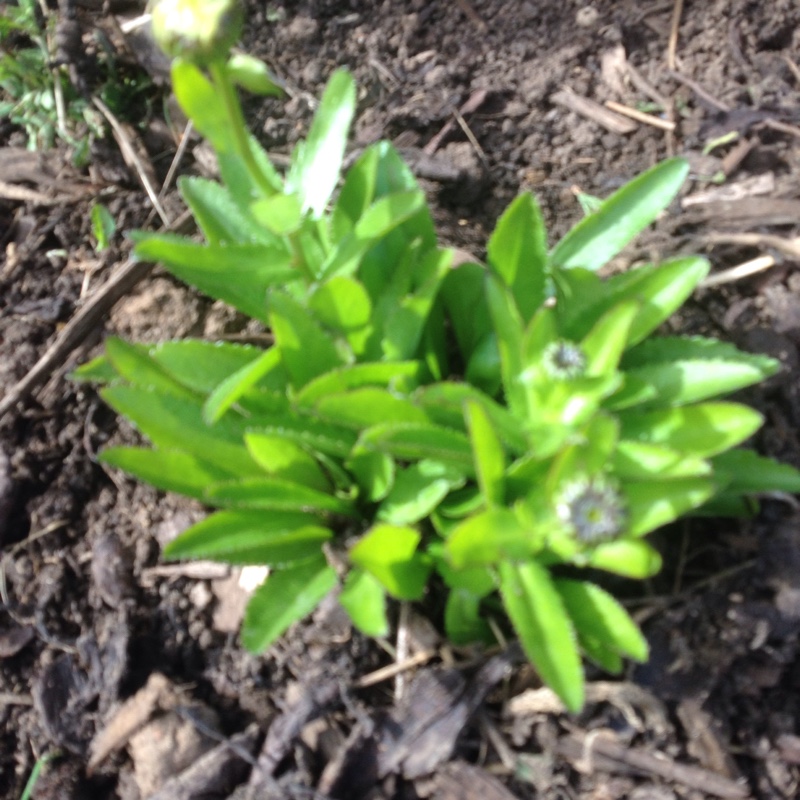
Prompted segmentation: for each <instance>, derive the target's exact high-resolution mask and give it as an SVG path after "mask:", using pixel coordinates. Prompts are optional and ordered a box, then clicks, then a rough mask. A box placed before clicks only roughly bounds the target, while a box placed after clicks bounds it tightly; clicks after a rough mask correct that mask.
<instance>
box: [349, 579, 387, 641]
mask: <svg viewBox="0 0 800 800" xmlns="http://www.w3.org/2000/svg"><path fill="white" fill-rule="evenodd" d="M339 603H341V605H342V608H344V610H345V611H346V612H347V614H348V616H349V617H350V619H351V620H352V621H353V625H355V626H356V628H358V629H359V630H360V631H361V633H363V634H365V635H366V636H387V635H388V633H389V620H388V618H387V616H386V593H385V592H384V590H383V586H381V583H380V581H379V580H378V579H377V578H375V577H374V576H373V575H370V574H369V573H368V572H364V570H361V569H351V570H350V573H349V575H348V576H347V580H346V581H345V582H344V587H343V588H342V591H341V593H340V594H339Z"/></svg>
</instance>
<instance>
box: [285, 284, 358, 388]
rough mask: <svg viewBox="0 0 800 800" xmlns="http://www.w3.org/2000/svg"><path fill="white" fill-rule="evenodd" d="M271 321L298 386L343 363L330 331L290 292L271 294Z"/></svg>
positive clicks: (293, 381) (287, 368)
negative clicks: (324, 328)
mask: <svg viewBox="0 0 800 800" xmlns="http://www.w3.org/2000/svg"><path fill="white" fill-rule="evenodd" d="M269 321H270V326H271V327H272V332H273V334H274V336H275V343H276V346H277V347H279V348H280V353H281V361H282V362H283V365H284V367H286V371H287V372H288V373H289V375H290V376H291V378H292V384H293V385H294V386H295V387H296V388H298V389H299V388H300V387H301V386H305V384H307V383H308V382H309V381H310V380H312V379H313V378H316V377H317V376H319V375H323V374H324V373H326V372H328V371H329V370H331V369H333V368H334V367H338V366H341V365H342V364H343V362H344V359H343V358H342V357H341V355H340V354H339V351H338V350H337V349H336V346H335V345H334V343H333V341H332V340H331V337H330V335H328V334H327V333H326V332H325V331H324V330H323V329H322V328H321V327H320V326H319V325H318V324H317V322H316V321H315V320H314V318H313V317H312V316H311V314H310V313H309V312H308V311H307V310H306V309H305V308H303V307H302V306H301V305H300V304H299V303H298V302H297V301H296V300H294V299H293V298H292V297H290V296H289V295H288V294H285V293H284V292H273V293H272V294H271V295H270V299H269Z"/></svg>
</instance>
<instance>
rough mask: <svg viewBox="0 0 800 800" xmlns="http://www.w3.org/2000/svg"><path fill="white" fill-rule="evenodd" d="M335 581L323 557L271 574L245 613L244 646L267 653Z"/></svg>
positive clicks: (308, 611)
mask: <svg viewBox="0 0 800 800" xmlns="http://www.w3.org/2000/svg"><path fill="white" fill-rule="evenodd" d="M336 581H337V578H336V572H335V571H334V570H333V569H332V568H331V567H329V566H328V564H327V563H326V562H325V559H324V558H315V559H312V560H309V561H306V562H303V563H300V564H297V565H295V566H293V567H291V568H284V569H280V570H276V571H275V572H273V573H272V574H271V575H270V576H269V577H268V578H267V580H266V581H265V582H264V583H263V584H262V585H261V586H259V588H258V589H256V591H255V593H254V594H253V597H252V599H251V600H250V603H249V604H248V606H247V610H246V611H245V615H244V623H243V625H242V642H243V644H244V646H245V647H246V648H247V649H248V650H250V651H251V652H253V653H261V652H263V651H264V650H266V649H267V648H268V647H269V646H270V645H271V644H272V643H273V642H274V641H275V640H276V639H277V638H278V637H279V636H280V635H281V634H282V633H284V632H285V631H286V630H287V629H288V628H289V626H290V625H291V624H292V623H294V622H297V621H298V620H301V619H303V617H305V616H306V615H307V614H310V613H311V612H312V611H313V610H314V609H315V608H316V607H317V605H318V604H319V603H320V601H321V600H322V599H323V598H324V597H325V595H326V594H328V592H330V591H331V590H332V589H333V587H334V586H336Z"/></svg>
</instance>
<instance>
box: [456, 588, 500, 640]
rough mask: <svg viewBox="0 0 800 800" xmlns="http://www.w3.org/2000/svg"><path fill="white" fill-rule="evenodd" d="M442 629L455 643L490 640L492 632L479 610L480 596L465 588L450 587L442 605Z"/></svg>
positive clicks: (484, 616)
mask: <svg viewBox="0 0 800 800" xmlns="http://www.w3.org/2000/svg"><path fill="white" fill-rule="evenodd" d="M444 630H445V633H446V634H447V638H448V639H449V640H450V641H451V642H452V643H453V644H455V645H462V646H463V645H468V644H475V643H476V642H487V643H488V642H490V641H491V640H492V639H491V636H492V632H491V628H489V624H488V623H487V621H486V615H485V614H484V613H482V610H481V598H480V597H479V596H478V595H475V594H473V593H472V592H470V591H467V590H465V589H452V590H451V591H450V593H449V594H448V595H447V603H446V604H445V607H444Z"/></svg>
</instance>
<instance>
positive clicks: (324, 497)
mask: <svg viewBox="0 0 800 800" xmlns="http://www.w3.org/2000/svg"><path fill="white" fill-rule="evenodd" d="M206 501H207V502H208V503H210V504H211V505H215V506H224V507H230V508H252V509H259V510H264V511H267V510H271V509H275V510H278V511H316V512H319V513H322V512H329V513H334V514H345V515H348V514H350V515H352V514H353V513H354V512H353V507H352V504H351V503H349V502H347V501H346V500H342V499H340V498H338V497H336V496H334V495H332V494H329V493H328V492H320V491H317V490H316V489H309V488H308V487H307V486H303V485H302V484H299V483H295V482H294V481H289V480H285V479H283V478H240V479H239V480H228V481H222V482H221V483H214V484H212V485H210V486H208V487H207V488H206Z"/></svg>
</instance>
